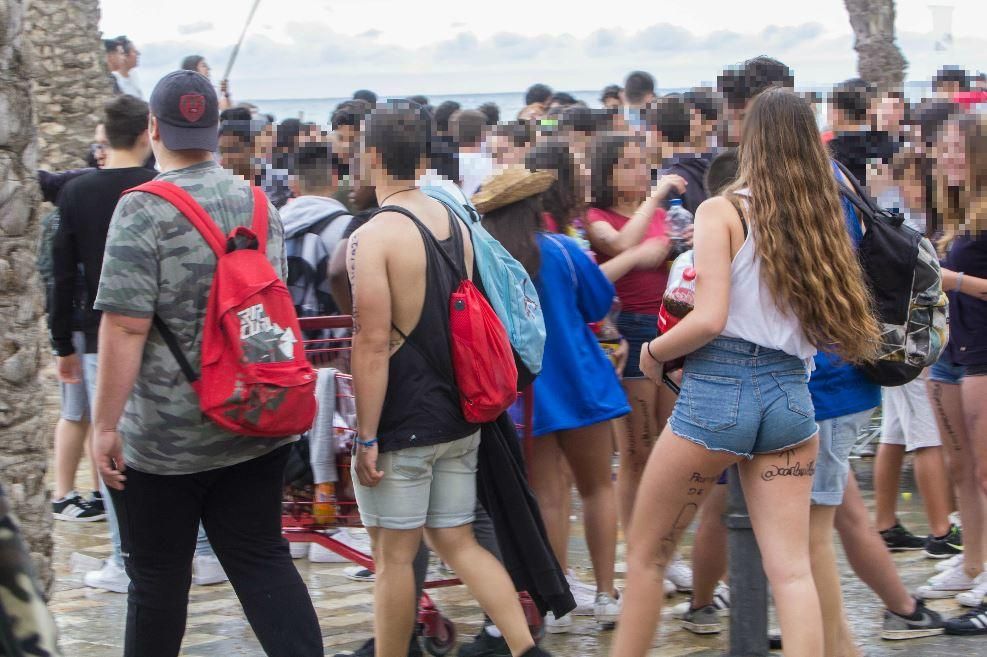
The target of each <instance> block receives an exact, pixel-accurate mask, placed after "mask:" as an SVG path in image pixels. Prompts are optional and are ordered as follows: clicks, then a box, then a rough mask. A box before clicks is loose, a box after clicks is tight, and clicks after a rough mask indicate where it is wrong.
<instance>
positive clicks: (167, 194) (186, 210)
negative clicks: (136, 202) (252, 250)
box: [124, 180, 267, 258]
mask: <svg viewBox="0 0 987 657" xmlns="http://www.w3.org/2000/svg"><path fill="white" fill-rule="evenodd" d="M130 192H146V193H148V194H154V195H155V196H158V197H160V198H163V199H164V200H166V201H168V202H169V203H171V204H172V205H173V206H175V208H176V209H177V210H178V211H179V212H181V213H182V214H183V215H184V216H185V218H186V219H188V220H189V223H191V224H192V225H193V226H195V229H196V230H198V231H199V233H200V234H201V235H202V237H203V239H205V240H206V243H207V244H208V245H209V248H211V249H212V250H213V252H214V253H215V254H216V257H217V258H218V257H220V256H222V255H223V254H224V253H226V237H225V236H224V235H223V233H222V231H220V229H219V226H217V225H216V222H215V221H213V220H212V217H210V216H209V214H208V213H207V212H206V211H205V210H203V209H202V206H201V205H199V203H198V201H196V200H195V199H194V198H192V195H191V194H189V193H188V192H186V191H185V190H184V189H182V188H181V187H179V186H178V185H176V184H174V183H170V182H168V181H166V180H152V181H150V182H146V183H144V184H143V185H138V186H137V187H132V188H131V189H128V190H127V191H125V192H124V194H129V193H130ZM266 209H267V206H266V204H265V213H264V223H265V230H264V238H265V239H266V237H267V230H266V223H267V212H266Z"/></svg>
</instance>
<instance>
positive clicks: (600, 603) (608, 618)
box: [593, 593, 623, 627]
mask: <svg viewBox="0 0 987 657" xmlns="http://www.w3.org/2000/svg"><path fill="white" fill-rule="evenodd" d="M622 606H623V602H622V601H621V599H620V598H616V599H615V598H614V597H613V596H612V595H610V594H609V593H597V594H596V599H595V600H594V601H593V617H594V618H596V622H597V623H599V624H601V625H605V626H607V625H608V626H611V627H612V626H613V624H614V623H616V622H617V619H618V618H619V617H620V608H621V607H622Z"/></svg>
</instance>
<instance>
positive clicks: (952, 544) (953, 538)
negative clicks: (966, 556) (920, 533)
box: [925, 525, 963, 559]
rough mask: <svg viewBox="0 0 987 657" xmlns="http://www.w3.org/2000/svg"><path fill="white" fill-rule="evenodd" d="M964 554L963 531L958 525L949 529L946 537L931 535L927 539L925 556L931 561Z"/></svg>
mask: <svg viewBox="0 0 987 657" xmlns="http://www.w3.org/2000/svg"><path fill="white" fill-rule="evenodd" d="M962 552H963V531H962V530H961V529H960V528H959V527H957V526H956V525H951V526H950V527H949V532H948V533H947V534H946V535H945V536H940V537H938V538H937V537H935V536H932V535H931V534H930V535H929V536H928V537H926V539H925V556H927V557H929V558H930V559H948V558H950V557H951V556H953V555H955V554H960V553H962Z"/></svg>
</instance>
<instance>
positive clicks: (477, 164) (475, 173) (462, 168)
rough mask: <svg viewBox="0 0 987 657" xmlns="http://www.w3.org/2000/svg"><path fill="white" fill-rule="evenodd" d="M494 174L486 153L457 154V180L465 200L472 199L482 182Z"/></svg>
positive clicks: (491, 159) (490, 159)
mask: <svg viewBox="0 0 987 657" xmlns="http://www.w3.org/2000/svg"><path fill="white" fill-rule="evenodd" d="M493 172H494V161H493V158H492V157H490V155H488V154H487V153H470V152H462V151H460V153H459V179H460V180H462V183H461V186H462V189H463V193H464V194H466V198H472V197H473V194H475V193H476V190H478V189H479V188H480V185H482V184H483V181H484V180H486V179H487V177H488V176H490V174H491V173H493Z"/></svg>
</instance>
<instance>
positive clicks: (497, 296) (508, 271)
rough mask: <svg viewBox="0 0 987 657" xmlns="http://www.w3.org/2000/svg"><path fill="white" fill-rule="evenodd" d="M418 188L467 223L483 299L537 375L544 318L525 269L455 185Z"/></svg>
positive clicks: (543, 339) (543, 334)
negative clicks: (453, 188)
mask: <svg viewBox="0 0 987 657" xmlns="http://www.w3.org/2000/svg"><path fill="white" fill-rule="evenodd" d="M422 191H423V192H425V193H426V194H428V196H430V197H431V198H433V199H435V200H436V201H439V202H440V203H442V204H443V205H445V206H446V207H448V208H449V209H450V210H452V211H453V212H455V213H456V216H458V217H459V218H460V219H462V220H463V223H465V224H466V225H467V226H469V229H470V233H471V235H472V237H473V255H474V258H475V260H476V269H477V271H478V272H479V274H480V280H481V281H482V282H483V289H484V291H485V292H486V294H487V300H488V301H489V302H490V306H491V307H492V308H493V310H494V312H495V313H497V317H499V318H500V321H501V323H503V325H504V328H505V329H507V337H508V338H509V339H510V341H511V346H512V347H514V351H516V352H517V355H518V357H519V358H520V359H521V362H523V363H524V365H525V366H526V367H527V368H528V370H530V371H531V373H532V374H535V375H537V374H538V373H539V372H541V359H542V355H543V354H544V353H545V318H544V317H543V316H542V312H541V302H540V301H539V300H538V292H537V291H536V290H535V285H534V283H532V282H531V277H530V276H528V272H526V271H525V270H524V267H523V266H522V265H521V263H520V262H518V261H517V260H515V259H514V258H513V257H511V254H510V253H508V252H507V249H505V248H504V247H503V246H502V245H501V244H500V242H498V241H497V240H496V239H494V237H493V236H492V235H491V234H490V233H488V232H487V230H486V229H485V228H484V227H483V225H482V224H481V223H480V213H479V212H477V211H476V208H474V207H473V206H472V205H470V202H469V201H468V200H467V199H466V197H465V195H463V193H462V192H460V191H459V189H458V188H456V190H455V192H458V194H457V193H455V192H453V191H452V190H450V189H447V188H446V187H444V186H439V185H434V184H426V185H424V186H423V187H422Z"/></svg>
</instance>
